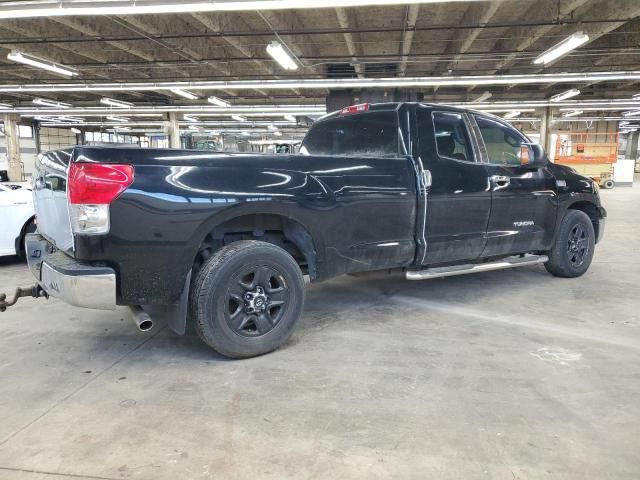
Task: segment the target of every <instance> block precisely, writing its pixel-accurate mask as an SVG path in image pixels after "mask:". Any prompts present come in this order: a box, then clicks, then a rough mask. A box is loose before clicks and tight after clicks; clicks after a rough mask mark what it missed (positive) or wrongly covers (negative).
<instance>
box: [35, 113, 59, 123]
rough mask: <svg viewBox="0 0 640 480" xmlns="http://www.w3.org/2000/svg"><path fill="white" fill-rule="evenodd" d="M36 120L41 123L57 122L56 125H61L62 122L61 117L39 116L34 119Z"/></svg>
mask: <svg viewBox="0 0 640 480" xmlns="http://www.w3.org/2000/svg"><path fill="white" fill-rule="evenodd" d="M33 118H34V120H38V121H39V122H55V123H60V122H62V120H60V118H59V117H49V116H47V115H39V116H37V117H33Z"/></svg>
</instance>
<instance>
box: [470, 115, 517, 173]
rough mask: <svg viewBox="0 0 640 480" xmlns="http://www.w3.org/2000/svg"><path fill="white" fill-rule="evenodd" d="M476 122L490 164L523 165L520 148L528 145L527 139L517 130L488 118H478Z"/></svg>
mask: <svg viewBox="0 0 640 480" xmlns="http://www.w3.org/2000/svg"><path fill="white" fill-rule="evenodd" d="M476 122H477V124H478V128H479V129H480V133H481V135H482V139H483V140H484V145H485V147H486V149H487V156H488V157H489V163H494V164H498V165H514V166H515V165H521V163H520V155H521V153H520V147H521V145H522V144H524V143H526V139H525V138H524V137H523V136H522V135H521V134H520V133H519V132H518V131H517V130H515V129H514V128H512V127H509V126H507V125H503V124H502V123H499V122H496V121H495V120H492V119H490V118H486V117H476Z"/></svg>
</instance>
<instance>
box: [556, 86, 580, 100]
mask: <svg viewBox="0 0 640 480" xmlns="http://www.w3.org/2000/svg"><path fill="white" fill-rule="evenodd" d="M577 95H580V90H578V89H577V88H572V89H571V90H567V91H566V92H562V93H559V94H558V95H554V96H553V97H551V98H550V99H549V100H551V101H552V102H561V101H562V100H566V99H567V98H571V97H575V96H577Z"/></svg>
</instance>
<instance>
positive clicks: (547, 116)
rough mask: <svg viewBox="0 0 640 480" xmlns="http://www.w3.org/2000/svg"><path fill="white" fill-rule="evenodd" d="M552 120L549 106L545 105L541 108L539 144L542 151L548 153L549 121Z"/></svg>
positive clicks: (549, 139)
mask: <svg viewBox="0 0 640 480" xmlns="http://www.w3.org/2000/svg"><path fill="white" fill-rule="evenodd" d="M552 121H553V113H552V111H551V107H546V108H544V109H543V110H542V116H541V117H540V145H542V148H544V151H545V152H547V154H549V151H548V150H549V148H551V122H552Z"/></svg>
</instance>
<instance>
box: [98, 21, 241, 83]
mask: <svg viewBox="0 0 640 480" xmlns="http://www.w3.org/2000/svg"><path fill="white" fill-rule="evenodd" d="M109 18H111V19H112V20H114V21H116V22H117V23H118V24H120V25H122V26H124V27H125V28H127V29H129V30H131V31H132V32H135V33H139V34H143V35H145V36H146V37H147V38H148V39H149V41H151V42H153V43H155V44H157V45H159V46H161V47H163V48H165V49H167V50H168V51H170V52H171V53H173V54H174V55H177V56H179V57H181V58H184V59H186V60H189V61H191V62H193V63H194V64H197V63H204V64H206V65H208V66H209V67H211V68H212V69H214V70H215V71H217V72H218V73H220V74H222V75H225V76H228V75H229V74H230V70H229V68H224V67H221V66H220V64H213V63H211V62H206V61H205V62H203V61H202V59H203V58H204V57H203V55H202V54H201V53H199V52H196V51H195V50H193V49H192V48H191V47H188V46H184V45H176V44H175V42H170V41H167V40H158V39H155V38H153V37H151V35H157V34H159V33H162V31H163V30H164V29H163V28H160V27H159V26H158V25H152V24H151V23H150V22H148V21H145V20H143V19H142V18H139V17H133V16H128V17H109Z"/></svg>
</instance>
